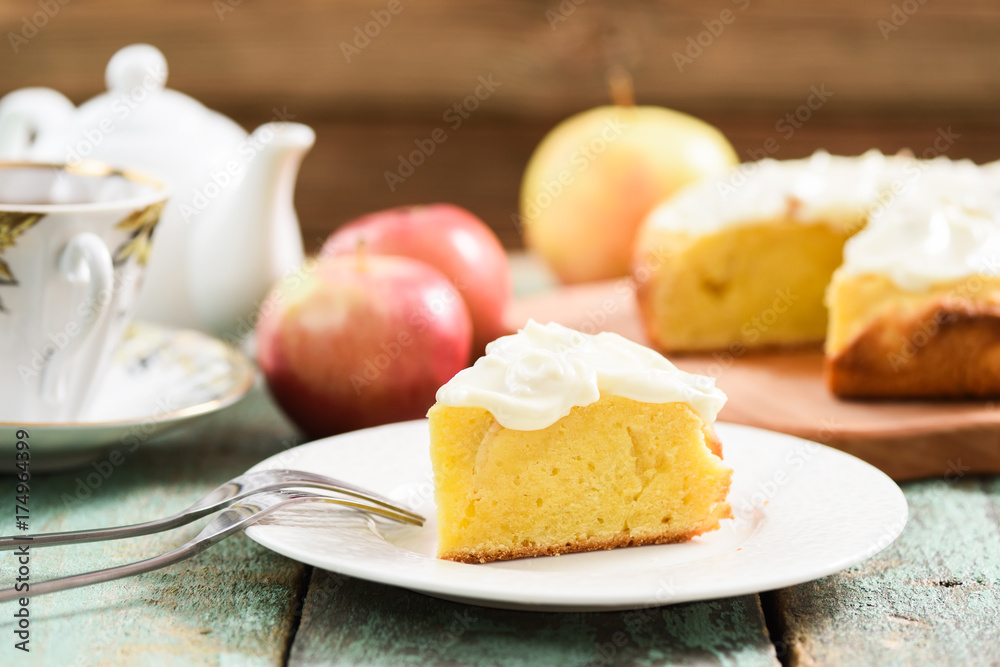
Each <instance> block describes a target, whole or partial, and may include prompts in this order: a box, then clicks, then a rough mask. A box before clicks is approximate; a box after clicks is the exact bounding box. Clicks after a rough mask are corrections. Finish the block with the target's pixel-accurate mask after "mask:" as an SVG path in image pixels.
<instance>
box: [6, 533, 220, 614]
mask: <svg viewBox="0 0 1000 667" xmlns="http://www.w3.org/2000/svg"><path fill="white" fill-rule="evenodd" d="M213 544H215V542H201V543H197V544H186V545H184V546H182V547H179V548H177V549H174V550H173V551H168V552H167V553H165V554H161V555H159V556H153V557H152V558H147V559H146V560H140V561H138V562H135V563H128V564H126V565H119V566H117V567H109V568H107V569H104V570H95V571H94V572H85V573H83V574H74V575H72V576H69V577H60V578H58V579H49V580H48V581H41V582H39V583H37V584H35V583H31V584H29V586H28V589H27V590H24V591H18V590H17V589H16V588H5V589H3V590H0V602H8V601H10V600H16V599H18V598H22V597H31V598H34V597H36V596H38V595H45V594H46V593H56V592H58V591H66V590H69V589H71V588H80V587H82V586H89V585H91V584H99V583H101V582H104V581H114V580H115V579H124V578H125V577H131V576H132V575H136V574H143V573H144V572H152V571H153V570H159V569H160V568H163V567H167V566H168V565H173V564H174V563H179V562H181V561H182V560H187V559H188V558H191V557H192V556H195V555H197V554H198V553H200V552H202V551H204V550H205V549H207V548H208V547H210V546H212V545H213Z"/></svg>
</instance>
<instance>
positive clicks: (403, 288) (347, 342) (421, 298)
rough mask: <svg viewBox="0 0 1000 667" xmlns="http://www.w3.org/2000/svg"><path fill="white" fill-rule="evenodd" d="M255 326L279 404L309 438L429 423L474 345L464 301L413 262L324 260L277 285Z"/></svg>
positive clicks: (426, 268)
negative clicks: (393, 424)
mask: <svg viewBox="0 0 1000 667" xmlns="http://www.w3.org/2000/svg"><path fill="white" fill-rule="evenodd" d="M266 303H273V304H276V306H275V307H274V308H271V309H270V310H267V311H265V312H262V314H261V318H260V321H259V322H258V324H257V361H258V363H259V364H260V367H261V369H262V370H263V372H264V375H265V376H266V377H267V381H268V387H269V388H270V391H271V393H272V395H273V396H274V398H275V400H277V402H278V404H279V405H280V406H281V407H282V409H283V410H284V411H285V412H286V413H287V414H288V416H289V417H290V418H291V419H292V420H293V421H294V422H295V423H296V424H298V425H299V427H301V428H302V429H303V430H304V431H306V432H307V433H308V434H309V435H310V436H312V437H321V436H326V435H331V434H334V433H340V432H343V431H349V430H353V429H357V428H363V427H366V426H376V425H378V424H386V423H390V422H395V421H401V420H405V419H416V418H419V417H423V416H424V415H425V414H426V413H427V410H428V408H430V406H431V405H432V404H433V403H434V394H435V393H436V392H437V389H438V387H440V386H441V385H442V384H444V383H445V382H447V381H448V380H449V379H451V377H452V376H453V375H454V374H455V373H457V372H458V371H460V370H461V369H462V368H464V367H465V366H466V364H467V362H468V359H469V351H470V348H471V344H472V322H471V320H470V318H469V312H468V310H467V309H466V306H465V302H464V301H463V300H462V297H461V296H460V295H459V294H458V292H457V291H456V290H455V288H454V287H453V286H452V284H451V283H450V282H449V281H448V279H447V278H445V277H444V275H442V274H441V273H440V272H439V271H438V270H437V269H434V268H433V267H431V266H428V265H427V264H424V263H423V262H418V261H416V260H414V259H410V258H407V257H391V256H371V255H369V256H365V255H364V254H363V252H362V251H361V250H360V249H359V250H357V251H356V254H354V255H347V256H337V257H327V258H321V259H320V260H318V261H317V262H316V263H315V266H314V268H312V269H309V270H304V271H302V272H300V273H298V274H293V275H292V276H291V277H289V278H287V279H285V280H284V281H282V283H279V285H278V286H277V287H276V288H275V290H274V292H272V295H271V297H269V299H268V301H267V302H266Z"/></svg>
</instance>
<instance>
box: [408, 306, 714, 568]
mask: <svg viewBox="0 0 1000 667" xmlns="http://www.w3.org/2000/svg"><path fill="white" fill-rule="evenodd" d="M725 400H726V399H725V395H724V394H723V393H722V392H721V391H720V390H719V389H717V388H716V387H715V384H714V381H713V380H712V379H711V378H708V377H704V376H699V375H692V374H689V373H685V372H683V371H681V370H679V369H677V368H676V367H675V366H674V365H673V364H671V363H670V362H669V361H667V360H666V359H665V358H664V357H663V356H661V355H660V354H658V353H656V352H654V351H652V350H650V349H648V348H646V347H643V346H641V345H639V344H637V343H633V342H631V341H628V340H626V339H624V338H622V337H621V336H618V335H616V334H612V333H600V334H597V335H593V336H590V335H586V334H582V333H580V332H578V331H574V330H571V329H567V328H565V327H563V326H560V325H558V324H546V325H541V324H538V323H536V322H534V321H529V322H528V324H527V325H526V326H525V327H524V329H522V330H521V331H520V332H518V333H517V334H515V335H512V336H505V337H503V338H499V339H497V340H496V341H494V342H492V343H491V344H490V345H489V346H488V347H487V353H486V355H485V356H484V357H482V358H480V359H479V360H478V361H476V363H475V365H474V366H472V367H471V368H467V369H466V370H464V371H461V372H460V373H458V374H457V375H456V376H455V377H454V378H453V379H452V380H451V381H450V382H448V383H447V384H445V385H444V386H443V387H441V389H440V390H439V391H438V394H437V403H436V404H435V405H434V406H433V407H432V408H431V410H430V412H429V413H428V417H429V420H430V436H431V461H432V464H433V467H434V476H435V495H436V500H437V523H438V556H439V557H440V558H444V559H448V560H454V561H461V562H467V563H484V562H488V561H495V560H504V559H511V558H521V557H526V556H542V555H553V554H560V553H569V552H576V551H591V550H597V549H611V548H614V547H624V546H634V545H642V544H659V543H665V542H680V541H685V540H689V539H691V538H692V537H694V536H696V535H700V534H702V533H705V532H707V531H711V530H715V529H717V528H718V527H719V521H720V520H721V519H725V518H729V517H730V516H731V510H730V507H729V504H728V503H727V502H726V496H727V494H728V491H729V484H730V479H731V475H732V471H731V470H730V469H729V468H728V467H726V466H725V465H724V464H723V462H722V459H721V457H722V450H721V445H720V443H719V442H718V440H717V438H716V437H715V433H714V430H713V428H712V424H713V423H714V421H715V417H716V415H717V414H718V412H719V410H720V409H721V408H722V405H723V404H724V403H725Z"/></svg>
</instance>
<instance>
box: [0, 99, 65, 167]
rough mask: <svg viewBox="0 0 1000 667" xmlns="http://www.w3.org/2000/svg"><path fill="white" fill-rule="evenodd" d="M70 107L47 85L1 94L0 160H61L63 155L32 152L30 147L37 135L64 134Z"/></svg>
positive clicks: (32, 146)
mask: <svg viewBox="0 0 1000 667" xmlns="http://www.w3.org/2000/svg"><path fill="white" fill-rule="evenodd" d="M74 109H75V107H74V106H73V103H72V102H70V101H69V100H68V99H66V97H64V96H63V95H62V94H61V93H59V92H57V91H55V90H52V89H51V88H22V89H21V90H15V91H14V92H12V93H10V94H8V95H5V96H4V98H3V99H0V159H3V160H29V159H36V160H53V161H62V160H63V159H64V155H35V154H34V151H33V148H34V146H35V145H37V144H38V143H39V138H41V137H46V136H48V135H50V134H57V133H62V134H66V131H67V129H68V128H67V124H68V122H69V120H70V118H71V116H72V114H73V111H74ZM66 151H67V153H68V151H69V147H68V146H67V147H66Z"/></svg>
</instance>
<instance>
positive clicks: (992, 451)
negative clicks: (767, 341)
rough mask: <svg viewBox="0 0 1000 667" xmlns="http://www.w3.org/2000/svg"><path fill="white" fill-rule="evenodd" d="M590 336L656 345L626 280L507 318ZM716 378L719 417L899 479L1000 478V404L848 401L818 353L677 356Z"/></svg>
mask: <svg viewBox="0 0 1000 667" xmlns="http://www.w3.org/2000/svg"><path fill="white" fill-rule="evenodd" d="M529 318H534V319H535V320H538V321H539V322H549V321H552V322H559V323H560V324H564V325H566V326H569V327H573V328H575V329H579V330H581V331H585V332H588V333H591V332H596V331H613V332H615V333H619V334H621V335H623V336H625V337H626V338H630V339H632V340H634V341H637V342H639V343H643V344H644V345H648V344H649V340H648V338H647V337H646V335H645V333H644V332H643V329H642V324H641V322H640V320H639V313H638V309H637V307H636V304H635V294H634V291H633V289H632V286H631V283H630V282H629V281H628V280H625V279H622V280H616V281H610V282H601V283H590V284H586V285H578V286H570V287H559V288H557V289H554V290H550V291H546V292H542V293H538V294H533V295H530V296H526V297H521V298H519V299H518V300H516V301H515V303H514V306H513V308H511V310H510V312H509V313H508V318H507V324H508V325H509V326H510V327H511V328H512V329H516V328H519V327H520V326H522V325H523V324H524V323H525V322H526V321H527V320H528V319H529ZM670 359H671V361H673V362H674V363H675V364H677V366H679V367H680V368H682V369H684V370H686V371H691V372H695V373H703V374H706V375H711V376H712V377H715V378H716V380H717V384H718V386H719V387H720V388H721V389H722V390H723V391H725V392H726V394H727V395H728V396H729V401H728V402H727V403H726V407H725V408H723V410H722V413H721V414H720V416H719V418H720V419H722V420H724V421H729V422H735V423H737V424H747V425H750V426H758V427H760V428H766V429H770V430H773V431H780V432H782V433H788V434H791V435H796V436H800V437H803V438H807V439H809V440H815V441H817V442H822V443H824V444H827V445H830V446H832V447H836V448H837V449H841V450H843V451H845V452H848V453H850V454H853V455H855V456H857V457H859V458H861V459H864V460H865V461H868V462H869V463H871V464H873V465H875V466H877V467H878V468H880V469H882V470H883V471H885V472H886V474H888V475H889V476H891V477H892V478H893V479H895V480H907V479H916V478H921V477H943V478H945V479H949V480H957V479H959V478H960V477H962V476H964V475H969V474H975V473H997V472H1000V406H998V404H997V403H995V402H987V401H939V402H927V401H866V402H862V401H843V400H840V399H837V398H835V397H834V396H832V395H831V394H830V393H829V392H828V391H827V390H826V387H825V385H824V383H823V354H822V351H821V350H820V349H818V348H816V349H799V350H791V351H780V352H748V353H746V354H744V355H742V356H740V357H733V356H732V355H730V354H726V353H716V354H714V355H713V354H698V355H683V356H682V355H671V357H670Z"/></svg>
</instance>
